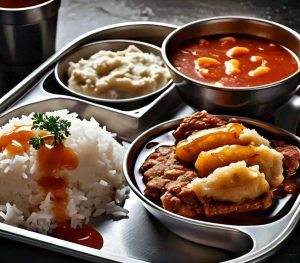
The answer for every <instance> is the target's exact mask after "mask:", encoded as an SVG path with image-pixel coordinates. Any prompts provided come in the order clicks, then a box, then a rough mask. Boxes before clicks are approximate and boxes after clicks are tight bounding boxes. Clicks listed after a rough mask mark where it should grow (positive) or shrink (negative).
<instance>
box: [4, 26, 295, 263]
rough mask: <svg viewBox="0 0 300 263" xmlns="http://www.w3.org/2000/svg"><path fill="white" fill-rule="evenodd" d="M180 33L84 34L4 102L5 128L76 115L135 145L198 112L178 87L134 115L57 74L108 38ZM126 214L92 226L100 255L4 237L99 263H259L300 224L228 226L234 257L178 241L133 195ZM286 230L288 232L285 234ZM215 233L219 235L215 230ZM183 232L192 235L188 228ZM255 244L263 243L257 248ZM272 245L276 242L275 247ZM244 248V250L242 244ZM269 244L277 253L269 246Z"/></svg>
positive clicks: (10, 230) (52, 242) (20, 232)
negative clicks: (17, 121) (84, 93)
mask: <svg viewBox="0 0 300 263" xmlns="http://www.w3.org/2000/svg"><path fill="white" fill-rule="evenodd" d="M175 28H176V27H175V26H172V25H167V24H161V23H153V22H139V23H123V24H117V25H113V26H109V27H105V28H100V29H97V30H94V31H92V32H88V33H86V34H84V35H83V36H81V37H79V38H77V39H75V40H74V41H72V42H71V43H70V44H68V45H67V46H66V47H65V48H63V49H62V50H61V51H59V52H57V53H56V54H54V55H53V56H52V57H51V58H49V59H48V60H47V61H46V62H45V63H43V64H42V65H41V66H40V67H39V68H38V69H36V70H35V71H34V72H33V73H32V74H31V75H30V76H28V77H27V78H26V79H25V80H24V81H22V82H21V83H20V84H18V85H17V86H16V87H15V88H14V89H12V90H11V91H10V92H9V93H8V94H6V95H5V96H4V97H3V98H1V99H0V124H3V123H4V122H6V121H7V120H8V119H9V118H10V117H12V116H17V115H21V114H27V113H29V112H31V111H39V112H41V111H48V110H54V109H59V108H68V109H69V110H70V111H76V112H78V113H79V114H80V116H81V117H85V118H89V117H91V116H93V117H95V118H96V119H97V120H98V121H99V122H100V123H101V124H104V125H107V127H108V129H109V130H111V131H113V132H116V133H118V135H119V138H120V139H122V140H127V141H132V140H133V139H135V138H136V137H137V136H138V135H139V134H141V133H142V132H143V131H145V130H146V129H148V128H149V127H152V126H153V125H155V124H156V123H160V122H162V121H165V120H168V119H173V118H181V117H183V116H185V115H187V114H191V113H192V112H193V111H194V110H193V109H192V108H191V107H189V106H187V105H186V104H185V103H184V102H183V101H182V100H181V99H180V96H179V95H178V94H177V91H176V89H174V88H172V87H170V88H168V89H167V90H166V91H164V92H163V93H162V94H160V95H159V96H158V97H156V98H155V99H154V100H153V101H151V102H150V103H148V104H147V105H143V106H141V107H139V108H136V109H134V110H129V111H126V110H120V109H116V108H113V107H108V106H104V105H101V104H98V103H94V102H89V101H86V100H83V99H78V98H74V97H72V96H70V94H68V93H65V92H63V91H62V90H61V88H60V87H59V84H58V83H57V81H56V79H55V77H54V73H53V70H54V66H55V64H56V63H57V61H59V60H60V59H62V58H63V57H64V56H67V55H68V54H69V52H71V51H72V50H73V49H75V48H77V47H79V46H82V45H84V44H88V43H91V42H96V41H100V40H106V39H133V40H138V41H145V42H148V43H151V44H154V45H158V46H160V45H161V43H162V41H163V39H164V38H165V37H166V36H167V35H168V34H169V33H170V32H171V31H172V30H174V29H175ZM275 117H276V116H275ZM150 207H152V206H151V205H150ZM125 208H127V209H128V210H129V217H128V218H127V219H122V220H118V221H113V220H112V219H108V218H95V219H93V220H92V222H91V224H92V225H93V226H94V227H95V228H96V229H97V230H98V231H99V232H100V233H101V234H102V235H103V237H104V247H103V249H101V250H100V251H99V250H94V249H90V248H86V247H84V246H80V245H76V244H73V243H70V242H67V241H63V240H60V239H56V238H53V237H50V236H46V235H41V234H38V233H34V232H31V231H27V230H24V229H20V228H17V227H12V226H8V225H4V224H0V235H2V236H4V237H7V238H10V239H14V240H17V241H20V242H25V243H28V244H32V245H35V246H39V247H42V248H45V249H47V250H53V251H57V252H60V253H64V254H67V255H72V256H74V257H78V258H80V259H85V260H89V261H93V262H100V261H101V262H112V261H114V262H186V261H189V262H204V263H205V262H220V261H228V260H234V261H233V262H242V261H243V260H244V261H251V260H253V259H254V258H255V261H257V262H258V261H261V260H263V259H265V258H266V257H269V256H270V255H271V254H272V253H274V252H275V251H276V249H277V248H278V245H280V244H282V242H283V241H284V240H285V239H286V237H287V235H288V234H289V233H291V231H292V230H293V228H294V225H295V224H296V222H297V219H298V210H297V211H294V212H293V213H294V215H295V216H294V217H295V218H293V217H292V213H290V214H289V216H288V217H285V218H284V219H283V220H282V221H278V222H277V223H278V225H277V227H278V230H276V229H275V228H271V227H272V225H269V226H267V227H266V228H265V229H260V231H259V232H257V231H256V230H255V231H253V232H255V233H252V228H246V229H244V228H239V229H235V228H233V227H231V226H230V227H229V228H228V227H226V231H227V232H226V233H228V234H229V236H230V237H231V238H232V239H231V240H230V242H229V245H228V246H230V247H231V248H233V251H225V250H223V249H219V248H213V247H208V246H203V245H199V244H196V243H195V242H190V241H188V240H186V239H184V238H181V237H178V236H177V235H175V234H173V233H172V232H171V231H169V230H168V229H167V228H166V227H164V226H163V225H162V224H161V222H160V221H159V220H156V219H155V218H154V217H153V216H151V214H150V213H148V212H147V210H146V209H144V207H143V206H142V203H141V202H140V200H139V198H138V197H137V196H136V194H135V193H134V192H133V191H132V192H131V193H130V198H129V199H128V200H127V201H126V204H125ZM290 216H291V217H290ZM283 225H285V229H284V230H283V231H282V229H283V228H282V226H283ZM269 227H270V228H269ZM213 229H214V231H215V233H224V232H219V231H220V230H222V229H224V227H221V228H215V226H213ZM207 230H208V231H211V228H208V229H207ZM270 230H272V231H270ZM179 231H184V229H180V230H179ZM193 231H194V230H193ZM205 231H206V230H205ZM281 231H282V233H281ZM259 233H262V235H259ZM182 235H184V233H182ZM259 236H260V237H259ZM227 237H228V236H227V235H226V238H227ZM249 237H250V239H249ZM251 238H253V240H255V243H253V241H252V240H251ZM270 240H273V241H272V242H270ZM237 241H241V243H240V244H237V243H238V242H237ZM208 242H213V240H212V239H210V241H209V240H208ZM222 242H223V243H224V244H225V243H227V240H224V239H223V241H222ZM268 242H269V243H270V246H265V244H266V243H268ZM234 244H236V246H235V245H234ZM261 247H264V249H261V250H255V251H254V249H255V248H261ZM249 249H252V251H253V252H255V254H254V253H251V251H250V253H248V254H246V255H245V256H244V257H243V258H242V259H243V260H241V256H243V254H244V253H246V252H247V251H248V250H249ZM253 255H254V256H253Z"/></svg>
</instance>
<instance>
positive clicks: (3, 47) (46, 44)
mask: <svg viewBox="0 0 300 263" xmlns="http://www.w3.org/2000/svg"><path fill="white" fill-rule="evenodd" d="M59 7H60V0H49V1H45V2H44V3H41V4H38V5H34V6H30V7H24V8H1V7H0V64H1V66H2V67H4V68H5V65H7V66H8V67H10V66H26V65H27V66H29V65H37V64H39V63H41V62H43V61H44V60H45V59H47V58H48V57H49V56H50V55H51V54H53V53H54V51H55V39H56V27H57V15H58V9H59Z"/></svg>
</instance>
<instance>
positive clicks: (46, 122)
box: [29, 113, 71, 149]
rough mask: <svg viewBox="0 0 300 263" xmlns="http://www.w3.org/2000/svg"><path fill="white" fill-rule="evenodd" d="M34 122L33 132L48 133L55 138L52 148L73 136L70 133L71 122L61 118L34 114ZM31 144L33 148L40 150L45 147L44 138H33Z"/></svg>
mask: <svg viewBox="0 0 300 263" xmlns="http://www.w3.org/2000/svg"><path fill="white" fill-rule="evenodd" d="M32 120H33V124H32V127H31V129H32V130H44V131H48V132H49V133H50V134H52V135H53V136H54V140H53V143H52V146H55V145H58V144H61V143H62V142H63V141H65V140H66V138H67V137H68V136H70V134H71V133H70V131H69V128H70V127H71V122H69V121H67V120H63V119H61V118H60V117H59V116H47V115H45V114H40V113H34V114H33V117H32ZM29 143H30V144H31V145H32V146H33V148H35V149H39V148H40V147H41V146H44V145H45V140H44V139H43V138H42V137H31V138H30V140H29Z"/></svg>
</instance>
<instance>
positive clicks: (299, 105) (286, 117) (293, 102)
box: [274, 87, 300, 134]
mask: <svg viewBox="0 0 300 263" xmlns="http://www.w3.org/2000/svg"><path fill="white" fill-rule="evenodd" d="M298 89H299V87H298ZM299 116H300V97H299V96H298V95H295V96H293V97H292V98H291V99H290V100H289V101H288V103H286V104H285V105H284V106H282V107H281V108H280V109H279V110H278V111H277V112H276V116H275V119H274V121H275V125H276V126H279V127H281V128H283V129H285V130H287V131H289V132H292V133H294V134H296V133H297V126H298V122H299ZM291 120H292V121H291Z"/></svg>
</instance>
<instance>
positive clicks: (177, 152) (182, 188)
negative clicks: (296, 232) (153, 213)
mask: <svg viewBox="0 0 300 263" xmlns="http://www.w3.org/2000/svg"><path fill="white" fill-rule="evenodd" d="M168 136H169V135H168ZM173 136H174V140H173V141H174V145H169V144H168V145H164V143H163V140H162V139H158V141H160V143H159V144H158V145H157V146H156V148H155V149H154V150H152V153H150V155H149V154H148V157H146V159H145V161H144V163H143V164H142V166H141V167H140V168H139V171H140V173H141V174H142V175H143V181H144V183H145V190H144V194H145V196H146V197H147V198H149V199H150V200H152V201H153V202H155V203H156V204H158V205H160V206H162V207H163V208H164V209H166V210H168V211H171V212H173V213H176V214H178V215H181V216H185V217H189V218H195V219H201V220H209V221H210V220H212V221H214V220H215V218H219V219H220V217H221V218H224V217H225V218H226V217H229V216H234V215H237V214H239V215H240V214H243V213H245V214H247V213H250V212H255V211H268V210H269V211H271V210H272V209H275V208H274V207H276V204H277V203H278V200H279V199H280V198H281V197H280V196H282V195H284V194H282V193H280V194H279V192H282V191H283V192H284V193H285V194H292V193H293V192H297V191H299V189H297V187H296V186H295V185H294V186H295V187H290V185H289V187H286V186H285V181H287V180H289V178H293V177H296V175H295V173H296V170H297V168H298V166H299V160H300V152H299V149H298V148H297V147H296V146H294V145H289V144H286V143H285V142H283V141H279V140H275V138H268V139H273V140H272V141H271V142H270V141H269V140H268V139H267V138H266V137H264V136H262V135H261V134H260V132H259V131H257V130H255V129H250V128H248V127H246V125H245V124H242V123H239V122H238V121H237V120H236V119H230V120H223V119H220V118H219V117H217V116H214V115H210V114H208V113H207V112H205V111H202V112H196V113H194V114H193V115H191V116H188V117H186V118H184V120H183V121H182V122H181V123H180V124H179V126H178V127H177V129H176V130H175V131H173ZM159 138H160V137H159ZM150 143H151V142H150ZM270 213H271V212H270ZM263 214H264V213H263ZM246 217H247V216H246ZM219 219H218V220H219ZM246 221H247V220H246Z"/></svg>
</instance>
